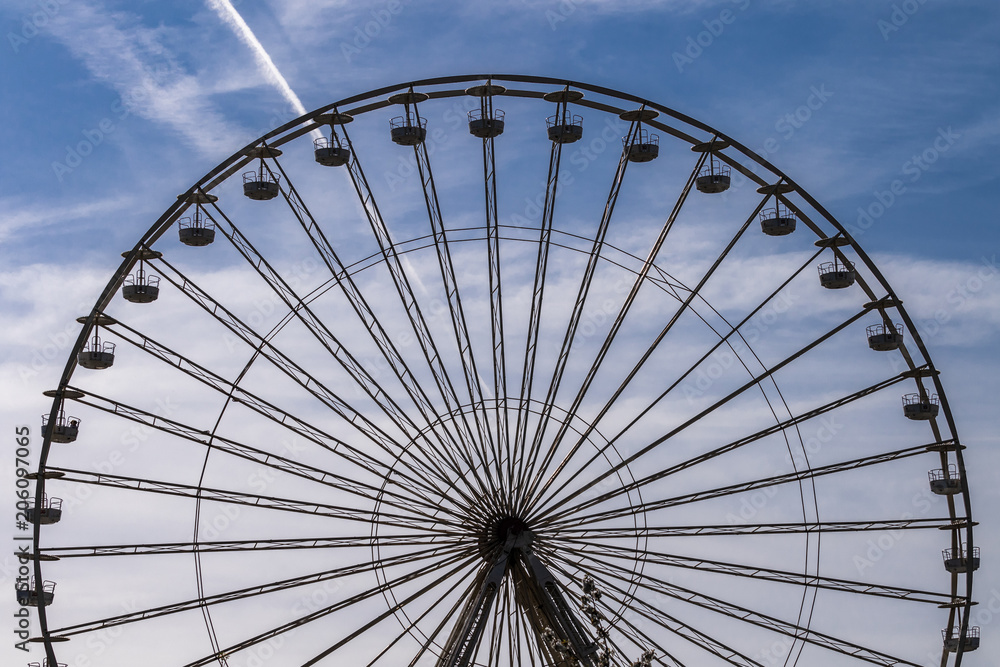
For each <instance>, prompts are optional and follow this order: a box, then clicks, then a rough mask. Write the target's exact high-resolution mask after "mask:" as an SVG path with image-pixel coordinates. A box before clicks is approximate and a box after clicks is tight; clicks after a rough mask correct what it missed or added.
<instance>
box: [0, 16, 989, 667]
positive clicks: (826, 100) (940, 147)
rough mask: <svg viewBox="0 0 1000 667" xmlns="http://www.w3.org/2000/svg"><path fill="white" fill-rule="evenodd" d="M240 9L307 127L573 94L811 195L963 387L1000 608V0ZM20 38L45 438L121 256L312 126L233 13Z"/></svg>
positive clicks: (22, 149)
mask: <svg viewBox="0 0 1000 667" xmlns="http://www.w3.org/2000/svg"><path fill="white" fill-rule="evenodd" d="M234 4H235V5H236V8H237V10H238V11H239V12H240V14H241V15H242V17H243V18H244V19H245V21H246V23H247V25H248V26H249V27H250V28H251V30H253V32H254V34H255V35H256V37H257V38H258V39H259V40H260V43H261V44H262V46H263V48H264V49H265V50H266V52H267V53H268V54H269V56H270V58H271V60H272V61H273V63H274V64H275V66H276V67H277V69H278V70H280V72H281V74H282V75H283V77H284V79H285V80H287V84H288V86H290V88H291V89H292V90H293V91H294V93H295V94H296V95H297V96H298V98H299V99H300V100H301V103H302V105H303V106H304V108H305V109H307V110H311V109H314V108H317V107H319V106H321V105H325V104H328V103H330V102H332V101H334V100H336V99H340V98H343V97H346V96H348V95H351V94H355V93H360V92H363V91H367V90H370V89H374V88H378V87H381V86H386V85H389V84H394V83H398V82H403V81H408V80H411V79H418V78H428V77H434V76H445V75H451V74H465V73H484V74H488V73H498V74H500V73H510V74H528V75H542V76H551V77H556V78H563V79H567V80H574V81H581V82H586V83H590V84H594V85H599V86H607V87H610V88H614V89H618V90H621V91H625V92H628V93H632V94H635V95H638V96H641V97H644V98H647V99H650V100H655V101H657V102H659V103H661V104H664V105H667V106H669V107H671V108H673V109H675V110H677V111H679V112H681V113H684V114H687V115H688V116H691V117H693V118H695V119H698V120H700V121H702V122H704V123H707V124H708V125H711V126H713V127H716V128H718V129H720V130H721V131H723V132H725V133H726V134H728V135H729V136H732V137H734V138H736V139H738V140H739V141H741V142H742V143H743V144H744V145H746V146H747V147H749V148H751V149H753V150H756V151H757V152H758V153H759V154H761V155H763V156H764V157H765V158H766V159H767V160H768V161H770V162H771V163H772V164H774V165H775V166H776V167H778V168H779V169H781V170H782V171H784V172H785V173H787V174H789V175H790V176H792V177H793V178H794V179H795V181H796V182H797V183H798V184H799V185H801V186H802V187H803V188H805V190H807V191H808V192H810V193H811V194H812V195H813V196H814V197H815V198H816V199H817V200H818V201H819V202H820V203H821V204H822V205H823V206H825V208H826V209H827V210H828V211H830V212H831V213H832V214H833V215H834V216H835V217H836V218H837V219H838V220H839V221H840V222H842V223H843V224H845V225H847V226H848V229H849V230H850V231H851V232H852V233H853V234H854V235H855V238H856V239H857V240H858V241H859V243H860V244H861V245H862V246H863V247H864V248H865V250H866V251H867V252H868V254H869V255H870V256H872V258H873V259H874V261H875V263H876V264H877V265H878V266H879V267H880V268H881V269H882V271H883V273H884V274H885V275H886V277H887V279H888V281H889V282H890V283H891V284H892V285H893V286H894V287H895V289H896V291H897V293H898V294H900V295H901V297H902V299H903V300H904V302H905V303H906V306H907V310H908V312H909V313H910V315H911V316H912V317H913V318H914V320H915V321H916V322H917V325H918V327H919V328H920V329H921V330H922V333H923V334H924V338H925V342H926V343H927V346H928V349H929V351H930V354H931V356H932V358H933V359H934V362H935V365H936V367H937V368H939V369H940V370H941V371H942V379H943V382H944V385H945V387H946V389H947V393H948V397H949V400H950V402H951V404H952V408H953V411H954V413H955V416H956V419H957V424H958V432H959V433H960V434H961V435H962V440H963V442H964V443H965V444H966V445H968V446H969V450H968V452H967V460H968V461H969V462H970V465H971V466H972V472H971V474H970V484H971V487H972V495H973V501H974V502H973V506H974V508H976V509H977V510H978V514H979V516H978V519H979V521H980V522H981V524H982V527H981V529H980V531H979V533H978V534H977V539H978V541H979V544H980V545H981V546H982V547H983V549H984V554H985V558H984V562H985V563H986V566H984V569H983V570H982V571H981V576H980V577H979V578H978V579H977V582H978V583H977V588H978V591H979V594H978V597H979V598H980V601H981V607H982V608H986V607H987V606H988V605H989V604H990V603H992V606H993V607H997V606H1000V592H998V591H1000V576H998V575H997V574H996V571H995V568H991V567H990V566H989V563H990V562H991V561H994V560H995V558H994V556H995V554H996V553H998V552H1000V520H998V519H996V518H994V517H992V516H990V515H988V513H987V508H992V507H995V506H996V504H997V503H998V502H1000V493H998V491H997V490H996V484H995V480H996V472H995V471H996V470H997V469H998V467H1000V454H998V453H997V437H996V426H997V421H996V405H997V398H996V397H997V396H998V394H1000V381H998V379H997V378H998V372H997V371H998V370H1000V363H998V361H1000V359H998V354H1000V353H998V351H997V350H998V349H1000V346H998V343H1000V333H998V331H1000V264H998V260H997V253H998V251H1000V231H998V230H997V224H998V222H1000V221H998V216H997V210H998V203H1000V201H998V200H1000V195H998V192H1000V184H998V182H997V180H998V170H997V168H996V164H995V162H996V161H995V157H994V156H995V151H996V149H997V148H998V147H1000V91H998V88H1000V41H998V40H997V35H1000V10H998V8H997V5H996V3H995V2H991V1H989V0H983V1H981V2H974V1H959V2H950V3H936V2H929V1H927V0H923V1H921V0H906V1H896V2H888V1H884V0H877V1H864V2H860V1H828V2H823V1H816V2H793V1H791V0H787V1H786V0H736V1H733V2H729V1H710V0H697V1H689V2H673V1H671V0H663V1H658V0H622V1H619V2H616V1H613V0H563V1H562V2H548V1H544V0H502V1H499V2H494V3H457V2H439V1H433V0H432V1H416V0H413V1H405V0H391V1H390V2H346V1H335V0H312V1H309V0H288V1H280V0H244V1H243V2H238V3H234ZM366 31H367V33H366ZM0 33H2V35H0V36H2V37H3V39H2V41H0V86H2V89H3V90H4V96H3V105H2V113H3V122H2V123H0V142H2V145H3V146H5V147H6V154H7V159H5V160H3V162H2V164H0V317H2V321H3V322H4V323H5V327H4V331H3V333H2V334H0V341H2V351H0V369H2V370H0V372H2V373H3V378H4V379H3V385H2V389H0V391H2V392H3V399H4V400H3V403H4V407H3V415H4V420H3V423H4V424H9V425H11V426H12V425H13V424H15V423H16V424H22V423H28V424H31V425H36V426H37V415H39V414H41V413H42V412H44V411H46V410H47V409H48V404H47V402H46V401H45V399H43V398H42V397H41V391H43V390H45V389H49V388H50V387H51V386H53V385H54V384H55V383H56V382H57V380H58V374H59V372H60V370H61V368H62V365H63V363H64V360H65V356H66V354H67V353H68V348H67V346H66V342H65V341H66V340H68V339H69V337H70V336H71V335H72V336H73V337H75V333H76V332H77V331H78V328H75V327H76V325H75V324H74V323H73V319H74V318H75V317H77V316H78V315H81V314H84V312H86V310H88V309H89V307H90V304H92V303H93V301H94V300H95V299H96V298H97V296H98V295H99V293H100V290H101V289H102V288H103V286H104V284H105V282H106V281H107V279H108V278H109V277H110V276H111V274H112V272H113V271H114V270H115V269H116V268H117V266H118V264H119V263H120V262H121V258H120V253H121V252H122V251H123V250H127V249H128V248H130V247H132V245H133V244H134V243H135V241H136V239H138V238H139V236H140V235H141V233H142V232H143V231H145V229H146V228H147V227H148V226H149V225H150V224H152V222H153V221H154V220H155V219H156V218H157V217H158V216H159V215H160V213H161V212H162V211H163V210H165V209H166V208H167V207H168V206H169V205H170V204H171V203H172V202H173V201H174V199H175V197H176V195H177V194H179V193H181V192H183V191H184V190H186V189H187V188H188V187H189V186H190V185H191V184H192V183H193V182H195V181H196V180H197V179H198V178H200V177H201V176H202V175H203V174H205V173H206V172H208V171H209V170H210V169H211V168H212V167H214V166H215V165H216V164H218V163H219V162H221V161H222V160H224V159H225V158H227V157H228V156H230V155H231V154H232V153H234V152H235V151H236V150H237V149H239V148H240V147H242V146H244V145H245V144H247V143H248V142H249V141H251V140H252V139H253V138H254V137H256V136H259V135H261V134H263V133H264V132H265V131H267V130H269V129H271V128H273V127H275V126H277V125H280V124H282V123H285V122H287V121H288V120H291V119H292V118H294V117H295V116H297V115H298V114H297V113H296V112H295V111H294V109H293V107H292V105H291V104H290V102H289V100H288V99H287V96H284V95H282V92H281V90H280V88H279V86H278V85H276V82H275V80H274V77H273V76H272V75H269V74H268V73H267V72H266V71H264V70H263V69H262V68H261V66H260V62H259V60H258V59H256V58H255V55H254V53H253V52H252V51H251V49H249V48H248V46H247V45H246V44H245V43H244V42H243V41H241V40H240V39H239V38H238V36H237V35H236V34H234V32H233V30H232V29H231V27H230V26H229V25H227V24H226V23H225V22H224V21H223V20H222V19H221V18H220V15H219V14H218V13H217V12H216V11H214V10H213V7H212V3H211V2H197V1H191V2H173V3H161V2H149V1H142V2H138V1H137V2H112V1H105V2H100V1H97V0H41V1H22V0H5V1H4V2H3V3H2V5H0ZM442 172H443V173H449V172H448V169H447V167H442ZM411 185H412V183H411ZM476 193H477V196H478V194H479V191H476ZM647 196H650V197H651V196H652V195H651V194H650V192H645V193H644V194H643V195H642V196H640V195H636V203H637V204H641V203H642V202H643V201H646V200H645V199H642V197H647ZM404 208H405V207H404ZM654 217H655V215H654ZM692 247H693V246H692ZM748 266H753V265H752V263H750V264H748ZM758 268H759V267H758ZM247 302H248V303H250V302H252V296H249V295H248V296H247ZM248 307H249V306H248ZM867 370H870V369H857V372H858V374H859V375H864V374H865V372H867ZM9 430H13V428H10V429H9ZM11 458H13V457H10V456H8V457H5V460H4V461H3V463H2V468H3V470H4V478H5V479H7V480H10V479H12V472H11V461H10V459H11ZM12 564H13V561H12V559H11V558H10V557H7V560H6V561H4V571H3V573H2V574H0V579H3V581H5V582H9V581H10V576H9V570H10V567H11V565H12ZM5 585H8V584H5ZM10 602H11V601H10V600H9V599H8V600H7V601H6V602H3V608H4V609H12V608H13V605H12V604H11V603H10ZM4 616H5V617H8V618H9V615H7V614H4ZM994 616H995V614H994ZM983 625H984V636H987V637H988V634H987V633H989V634H992V635H994V638H993V639H992V644H993V648H992V649H991V648H989V643H987V648H986V649H985V650H984V651H982V652H980V653H977V654H973V655H972V656H971V657H970V658H969V660H968V661H967V662H966V663H964V664H967V665H978V664H987V663H986V662H985V659H986V656H987V655H988V654H989V653H990V651H991V650H992V651H995V646H996V642H997V641H1000V640H998V639H996V637H997V636H1000V633H997V631H996V628H997V627H1000V624H997V623H996V622H995V620H994V624H993V625H992V626H988V625H987V624H986V623H983ZM984 641H985V642H990V639H989V638H987V639H985V640H984ZM8 644H9V642H8V643H7V644H5V645H4V646H3V648H2V649H0V653H2V654H3V655H4V656H5V657H7V656H10V657H11V658H12V659H14V660H16V662H13V663H12V664H18V663H19V662H21V661H22V658H23V655H22V654H20V652H9V645H8ZM39 655H40V654H39ZM33 659H40V658H39V657H33ZM5 662H6V661H5ZM80 667H85V666H84V665H80Z"/></svg>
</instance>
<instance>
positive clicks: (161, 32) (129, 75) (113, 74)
mask: <svg viewBox="0 0 1000 667" xmlns="http://www.w3.org/2000/svg"><path fill="white" fill-rule="evenodd" d="M50 30H51V32H52V34H53V35H54V36H55V37H56V38H57V39H58V40H59V41H61V42H62V43H63V44H65V46H66V47H67V48H68V49H69V51H70V53H71V54H72V55H73V56H74V57H76V58H78V59H79V60H81V61H82V62H83V63H84V65H85V66H86V67H87V69H88V70H90V72H91V74H92V75H93V76H94V77H95V78H96V79H98V80H99V81H101V82H103V83H106V84H108V85H110V86H111V87H112V88H114V89H115V90H116V91H117V92H118V93H119V94H120V96H121V98H120V101H118V102H116V104H115V105H113V108H112V112H115V113H124V112H125V111H127V112H130V113H135V114H137V115H139V116H141V117H143V118H146V119H148V120H152V121H154V122H158V123H163V124H165V125H167V126H169V127H171V128H173V129H174V130H175V131H177V132H178V133H180V134H181V135H182V136H183V137H184V139H185V140H186V141H187V142H188V143H189V144H190V145H192V146H193V147H195V148H196V149H197V150H199V151H200V152H201V153H203V154H206V155H223V154H227V153H228V152H229V151H230V150H231V148H232V145H231V142H230V141H229V139H228V137H229V136H230V135H231V134H233V133H234V130H235V129H236V128H234V127H233V125H232V124H231V123H229V122H228V121H227V120H226V119H225V117H224V116H223V115H222V114H221V113H220V112H219V111H218V110H217V109H216V108H215V107H214V105H213V104H212V102H211V100H210V99H209V97H208V93H209V89H208V88H206V86H205V84H204V83H203V82H202V80H201V78H200V77H198V76H195V75H193V74H189V73H187V72H186V71H185V70H184V68H183V67H182V66H181V65H180V63H179V62H178V59H177V58H176V57H175V54H173V53H172V52H171V51H170V50H169V49H168V48H167V47H166V46H165V42H166V41H167V40H166V36H167V32H168V30H167V29H166V28H162V27H160V28H147V27H145V26H143V25H141V24H140V23H139V21H138V19H137V18H136V17H134V16H132V15H130V14H126V13H124V12H112V11H108V10H107V9H106V8H104V7H102V6H101V5H98V4H96V3H86V2H76V3H72V4H68V5H66V6H65V7H64V9H63V14H62V15H60V17H59V20H54V21H52V23H51V27H50Z"/></svg>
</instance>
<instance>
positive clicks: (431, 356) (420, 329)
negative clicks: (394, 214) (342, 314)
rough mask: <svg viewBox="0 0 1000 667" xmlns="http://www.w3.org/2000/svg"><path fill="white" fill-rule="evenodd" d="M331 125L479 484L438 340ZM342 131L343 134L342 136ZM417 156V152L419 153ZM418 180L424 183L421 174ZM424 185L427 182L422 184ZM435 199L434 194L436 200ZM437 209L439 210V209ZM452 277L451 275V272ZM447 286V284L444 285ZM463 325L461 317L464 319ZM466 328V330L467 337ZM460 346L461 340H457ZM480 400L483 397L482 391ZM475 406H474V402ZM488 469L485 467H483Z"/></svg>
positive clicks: (358, 170)
mask: <svg viewBox="0 0 1000 667" xmlns="http://www.w3.org/2000/svg"><path fill="white" fill-rule="evenodd" d="M331 127H332V129H333V134H334V137H335V138H336V140H337V141H338V142H339V143H342V144H343V145H344V146H346V147H347V149H348V150H349V151H350V153H351V156H352V159H351V160H350V162H349V163H348V173H349V174H350V178H351V183H352V184H353V185H354V189H355V192H356V193H357V195H358V198H359V200H360V202H361V207H362V209H363V210H364V212H365V216H366V217H367V219H368V223H369V226H370V227H371V230H372V233H373V235H374V236H375V239H376V241H377V242H378V245H379V249H380V250H381V253H382V257H383V258H384V260H385V267H386V269H387V270H388V271H389V275H390V276H391V278H392V281H393V285H394V286H395V288H396V292H397V294H398V296H399V299H400V302H401V303H402V305H403V308H404V310H405V311H406V315H407V319H408V321H409V324H410V328H411V329H412V330H413V333H414V336H415V338H416V340H417V342H418V343H419V345H420V349H421V351H422V352H423V355H424V359H425V361H426V362H427V365H428V368H429V369H430V371H431V374H432V376H433V378H434V382H435V384H436V386H437V388H438V391H439V393H440V395H441V397H442V400H443V401H444V403H445V408H446V411H447V413H448V414H449V415H453V416H455V420H454V422H455V428H456V429H457V430H458V435H457V441H456V446H461V449H462V451H463V453H464V456H465V459H466V461H467V462H469V466H470V468H471V471H472V475H473V477H474V478H475V479H476V480H477V482H478V483H479V484H480V485H482V484H483V481H482V480H481V479H480V478H479V472H478V470H477V466H476V465H475V464H473V463H471V462H472V460H473V455H472V450H477V448H475V447H474V444H473V443H474V442H476V438H475V437H474V436H473V434H472V431H471V429H470V427H469V424H468V420H467V417H466V415H465V412H464V411H463V410H461V406H460V402H459V400H458V398H457V395H456V393H455V388H454V385H453V384H452V381H451V378H450V377H449V375H448V372H447V369H446V368H445V366H444V362H443V360H442V359H441V355H440V353H439V351H438V348H437V343H436V342H435V340H434V337H433V336H432V335H431V331H430V328H429V327H428V325H427V322H426V319H425V318H424V315H423V313H422V312H421V310H420V306H419V303H418V301H417V298H416V295H415V294H414V293H413V288H412V287H411V285H410V280H409V278H408V277H407V274H406V271H405V269H404V268H403V264H402V262H401V261H400V259H399V253H398V250H397V248H396V245H395V243H394V242H393V240H392V236H391V235H390V233H389V228H388V226H387V225H386V223H385V220H384V219H383V217H382V214H381V212H380V211H379V207H378V202H377V201H376V199H375V195H374V194H373V193H372V190H371V188H370V187H369V185H368V179H367V178H366V177H365V173H364V170H363V169H362V167H361V161H360V159H359V158H358V153H357V150H356V149H355V147H354V145H353V143H352V142H351V138H350V135H349V133H348V132H347V129H346V127H344V126H340V127H339V128H338V127H337V126H333V125H332V126H331ZM341 135H343V136H342V137H341ZM418 157H419V155H418ZM421 182H422V183H424V179H423V177H422V178H421ZM425 189H426V184H425ZM434 201H435V202H436V197H435V200H434ZM428 211H429V212H430V211H431V209H430V202H429V201H428ZM438 213H440V211H438ZM431 231H432V238H433V240H434V243H435V246H437V245H438V244H439V239H438V236H437V235H438V232H437V230H436V229H434V228H432V230H431ZM451 278H454V275H453V274H452V275H451ZM445 287H446V289H447V288H448V284H447V283H446V285H445ZM450 297H451V294H450V293H449V301H451V298H450ZM463 326H464V320H463ZM467 335H468V332H467V331H466V337H467ZM460 346H461V343H460ZM469 354H470V356H471V348H469ZM463 363H464V352H463ZM478 386H479V385H478V381H477V382H476V383H475V388H476V389H477V390H478ZM479 396H480V401H481V399H482V396H481V394H480V395H479ZM474 407H475V406H474ZM477 451H478V452H479V453H480V460H481V461H482V462H483V463H484V467H486V468H488V466H485V459H483V457H482V450H477ZM486 472H488V471H486Z"/></svg>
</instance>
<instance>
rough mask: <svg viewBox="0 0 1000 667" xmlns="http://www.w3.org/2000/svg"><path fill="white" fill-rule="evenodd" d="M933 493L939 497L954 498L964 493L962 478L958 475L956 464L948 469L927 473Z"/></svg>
mask: <svg viewBox="0 0 1000 667" xmlns="http://www.w3.org/2000/svg"><path fill="white" fill-rule="evenodd" d="M927 477H928V479H929V480H930V484H931V491H932V492H933V493H935V494H937V495H939V496H953V495H955V494H956V493H960V492H961V491H962V478H961V477H959V475H958V469H957V468H956V467H955V464H951V465H949V466H948V467H947V468H939V469H937V470H931V471H930V472H928V473H927Z"/></svg>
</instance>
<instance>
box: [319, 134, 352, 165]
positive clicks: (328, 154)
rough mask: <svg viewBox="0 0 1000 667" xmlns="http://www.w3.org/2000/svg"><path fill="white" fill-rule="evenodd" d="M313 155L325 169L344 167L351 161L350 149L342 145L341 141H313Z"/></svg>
mask: <svg viewBox="0 0 1000 667" xmlns="http://www.w3.org/2000/svg"><path fill="white" fill-rule="evenodd" d="M313 155H314V157H315V158H316V162H317V163H319V164H321V165H323V166H324V167H343V166H344V165H345V164H347V163H348V162H349V161H350V159H351V151H350V149H347V148H344V147H343V146H341V145H340V141H338V140H335V139H327V138H326V137H320V138H319V139H315V140H313Z"/></svg>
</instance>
